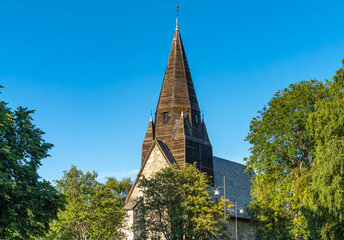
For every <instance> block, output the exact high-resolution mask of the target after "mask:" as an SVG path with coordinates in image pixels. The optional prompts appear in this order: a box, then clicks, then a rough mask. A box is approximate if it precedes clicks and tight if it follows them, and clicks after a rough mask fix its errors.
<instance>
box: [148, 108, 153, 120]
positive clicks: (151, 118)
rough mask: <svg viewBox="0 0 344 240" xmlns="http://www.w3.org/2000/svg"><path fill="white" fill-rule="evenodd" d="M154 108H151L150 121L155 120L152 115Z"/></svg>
mask: <svg viewBox="0 0 344 240" xmlns="http://www.w3.org/2000/svg"><path fill="white" fill-rule="evenodd" d="M152 115H153V114H152V109H151V110H150V119H149V121H150V122H151V121H153V117H152Z"/></svg>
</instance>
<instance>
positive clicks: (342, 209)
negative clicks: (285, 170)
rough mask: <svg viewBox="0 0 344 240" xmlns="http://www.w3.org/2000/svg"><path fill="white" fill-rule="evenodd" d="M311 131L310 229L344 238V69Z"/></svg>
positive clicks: (306, 197)
mask: <svg viewBox="0 0 344 240" xmlns="http://www.w3.org/2000/svg"><path fill="white" fill-rule="evenodd" d="M343 64H344V61H343ZM309 130H310V131H312V132H314V134H315V143H316V148H315V153H314V155H315V163H314V167H313V169H312V171H311V174H310V175H309V178H308V179H307V182H308V185H307V186H308V187H307V190H306V193H305V195H304V205H303V211H304V214H305V216H306V218H307V223H308V228H309V230H310V232H311V235H312V237H313V239H338V240H339V239H344V69H343V68H341V69H339V70H338V71H337V73H336V75H335V76H334V78H333V82H332V84H331V86H330V97H329V98H326V99H323V100H322V101H319V102H318V103H317V105H316V111H315V112H314V113H313V114H312V115H311V117H310V121H309Z"/></svg>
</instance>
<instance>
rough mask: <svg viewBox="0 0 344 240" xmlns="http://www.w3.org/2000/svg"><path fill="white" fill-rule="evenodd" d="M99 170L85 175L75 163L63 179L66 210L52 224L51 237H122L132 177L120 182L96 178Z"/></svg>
mask: <svg viewBox="0 0 344 240" xmlns="http://www.w3.org/2000/svg"><path fill="white" fill-rule="evenodd" d="M97 176H98V175H97V173H96V172H87V173H86V174H84V173H83V172H82V171H80V170H78V169H77V168H76V167H75V166H72V167H71V169H70V170H69V171H68V172H67V171H65V172H64V176H63V178H62V179H61V180H57V181H56V183H57V188H58V190H59V191H60V192H61V193H62V194H64V195H65V196H66V200H67V204H66V208H65V210H64V211H60V212H59V213H58V220H54V221H53V222H52V223H51V232H50V233H49V235H48V237H47V238H50V239H78V240H85V239H120V238H122V237H123V233H122V232H121V230H120V229H121V228H122V227H123V219H124V217H125V213H124V210H123V204H124V201H125V198H126V195H127V194H128V191H129V190H130V187H131V183H130V179H123V180H122V181H121V182H118V181H117V180H116V179H115V178H108V180H107V182H106V183H105V184H102V183H99V182H97V181H96V178H97Z"/></svg>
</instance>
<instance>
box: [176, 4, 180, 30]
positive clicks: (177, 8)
mask: <svg viewBox="0 0 344 240" xmlns="http://www.w3.org/2000/svg"><path fill="white" fill-rule="evenodd" d="M178 15H179V6H178V1H177V6H176V16H177V17H176V27H178Z"/></svg>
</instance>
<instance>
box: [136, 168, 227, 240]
mask: <svg viewBox="0 0 344 240" xmlns="http://www.w3.org/2000/svg"><path fill="white" fill-rule="evenodd" d="M139 188H140V189H142V193H143V198H142V199H141V203H140V205H139V207H137V210H136V213H135V216H136V218H135V226H134V230H135V232H136V234H137V239H147V238H148V237H157V238H158V237H161V236H163V237H164V238H165V239H167V240H172V239H209V238H210V237H211V236H215V235H216V234H217V232H218V231H219V230H220V229H221V228H222V227H223V222H221V220H222V216H223V203H222V202H220V201H218V200H213V199H211V197H210V195H209V191H210V189H211V187H210V186H209V180H208V178H207V176H206V175H205V174H203V173H200V172H199V171H198V170H197V169H196V167H195V166H193V165H186V166H185V167H184V168H182V169H179V168H178V167H177V165H173V166H171V167H168V168H164V169H162V170H160V171H159V172H157V173H156V174H155V175H154V176H153V177H151V178H150V179H147V178H145V177H142V179H141V180H140V182H139ZM227 204H228V207H230V206H231V205H230V204H229V202H227ZM227 215H228V216H229V215H230V211H228V214H227Z"/></svg>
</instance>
